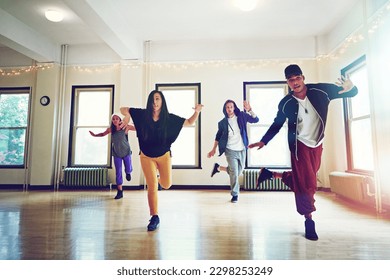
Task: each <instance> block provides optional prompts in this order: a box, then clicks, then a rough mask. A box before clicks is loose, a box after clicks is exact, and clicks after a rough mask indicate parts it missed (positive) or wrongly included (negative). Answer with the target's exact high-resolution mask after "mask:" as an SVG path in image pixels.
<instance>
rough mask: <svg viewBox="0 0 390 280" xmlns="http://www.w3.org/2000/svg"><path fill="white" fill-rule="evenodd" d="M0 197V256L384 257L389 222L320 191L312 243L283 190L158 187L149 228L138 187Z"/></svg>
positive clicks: (388, 250) (389, 249)
mask: <svg viewBox="0 0 390 280" xmlns="http://www.w3.org/2000/svg"><path fill="white" fill-rule="evenodd" d="M114 196H115V191H113V190H112V191H110V190H102V191H96V190H95V191H58V192H51V191H28V192H22V191H4V190H2V191H0V260H390V216H388V215H386V214H382V215H378V214H376V213H375V211H373V210H371V209H364V208H361V207H359V206H357V205H353V204H350V203H348V202H346V201H344V200H342V199H340V198H338V197H336V196H335V195H334V194H332V193H327V192H318V193H317V195H316V200H317V202H316V206H317V211H316V212H315V213H314V220H315V221H316V227H317V233H318V235H319V240H318V241H309V240H306V239H305V238H304V236H303V233H304V220H303V218H302V217H301V216H300V215H299V214H297V213H296V212H295V205H294V198H293V195H292V193H291V192H244V191H242V193H241V195H240V197H239V202H238V203H237V204H233V203H230V195H229V193H228V191H225V190H163V191H160V192H159V198H160V207H159V208H160V213H159V215H160V219H161V224H160V227H159V228H158V229H157V230H156V231H155V232H147V231H146V225H147V223H148V220H149V213H148V207H147V200H146V191H144V190H131V191H130V190H129V191H125V192H124V198H123V199H121V200H114V199H113V197H114Z"/></svg>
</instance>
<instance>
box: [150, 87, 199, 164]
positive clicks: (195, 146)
mask: <svg viewBox="0 0 390 280" xmlns="http://www.w3.org/2000/svg"><path fill="white" fill-rule="evenodd" d="M156 90H159V91H161V92H162V93H163V94H164V96H165V95H166V93H164V91H165V92H167V91H169V92H170V93H172V92H173V91H176V90H177V91H178V93H179V94H180V93H181V92H183V91H187V90H190V91H194V93H195V97H194V100H193V105H192V106H195V104H200V103H201V84H200V83H178V84H156ZM167 106H168V110H169V113H173V114H176V115H178V116H180V117H183V118H186V119H187V118H189V117H190V116H191V115H192V114H193V112H194V111H193V109H192V108H185V109H186V110H188V111H189V114H190V115H188V116H183V115H182V114H180V113H175V111H176V110H175V107H174V106H170V104H169V101H168V100H167ZM177 109H180V108H177ZM191 110H192V111H191ZM200 124H201V115H199V118H198V120H197V121H196V122H195V123H194V124H193V125H192V126H186V127H183V129H182V132H180V134H179V137H178V138H177V140H176V141H175V142H174V143H173V144H172V147H171V150H172V155H173V156H172V168H173V169H200V168H201V156H200V155H201V147H200V142H201V141H200V139H201V138H200V137H201V134H200V132H201V129H200ZM186 129H187V130H189V129H192V130H194V133H193V134H194V139H193V142H192V143H188V142H186V143H185V144H181V141H180V139H181V137H184V135H183V130H186ZM184 145H185V146H184ZM191 150H192V151H193V153H194V154H193V155H191V158H193V162H192V163H190V164H180V163H175V155H176V154H179V153H180V154H181V155H183V154H185V153H186V152H188V151H191ZM183 151H184V152H183ZM176 159H177V158H176Z"/></svg>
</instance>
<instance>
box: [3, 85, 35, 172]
mask: <svg viewBox="0 0 390 280" xmlns="http://www.w3.org/2000/svg"><path fill="white" fill-rule="evenodd" d="M29 100H30V88H19V89H4V88H0V167H24V166H25V162H26V139H27V127H28V115H29V114H28V112H29Z"/></svg>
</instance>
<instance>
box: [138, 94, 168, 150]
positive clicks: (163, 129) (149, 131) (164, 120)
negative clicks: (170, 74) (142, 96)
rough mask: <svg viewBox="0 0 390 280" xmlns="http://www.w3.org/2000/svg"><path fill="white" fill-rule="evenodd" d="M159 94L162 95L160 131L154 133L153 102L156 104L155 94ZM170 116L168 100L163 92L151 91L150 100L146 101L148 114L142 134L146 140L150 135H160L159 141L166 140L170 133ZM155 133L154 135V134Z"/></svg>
mask: <svg viewBox="0 0 390 280" xmlns="http://www.w3.org/2000/svg"><path fill="white" fill-rule="evenodd" d="M156 93H157V94H159V95H160V97H161V112H160V116H159V124H160V125H159V127H158V131H157V132H155V133H153V129H154V120H153V104H154V95H155V94H156ZM168 118H169V111H168V106H167V102H166V100H165V97H164V95H163V93H162V92H161V91H159V90H152V91H151V92H150V93H149V96H148V101H147V103H146V114H145V123H146V126H145V129H142V131H141V134H142V136H143V137H144V139H145V140H147V139H148V138H149V137H154V136H157V137H158V141H159V142H163V143H164V142H165V141H166V138H167V133H168ZM153 135H154V136H153Z"/></svg>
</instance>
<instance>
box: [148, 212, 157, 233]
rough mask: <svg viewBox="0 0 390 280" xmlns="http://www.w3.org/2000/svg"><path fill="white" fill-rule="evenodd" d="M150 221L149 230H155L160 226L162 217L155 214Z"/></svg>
mask: <svg viewBox="0 0 390 280" xmlns="http://www.w3.org/2000/svg"><path fill="white" fill-rule="evenodd" d="M149 222H150V223H149V224H148V231H154V230H156V229H157V228H158V226H159V224H160V218H159V217H158V215H153V216H152V218H151V219H150V221H149Z"/></svg>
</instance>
